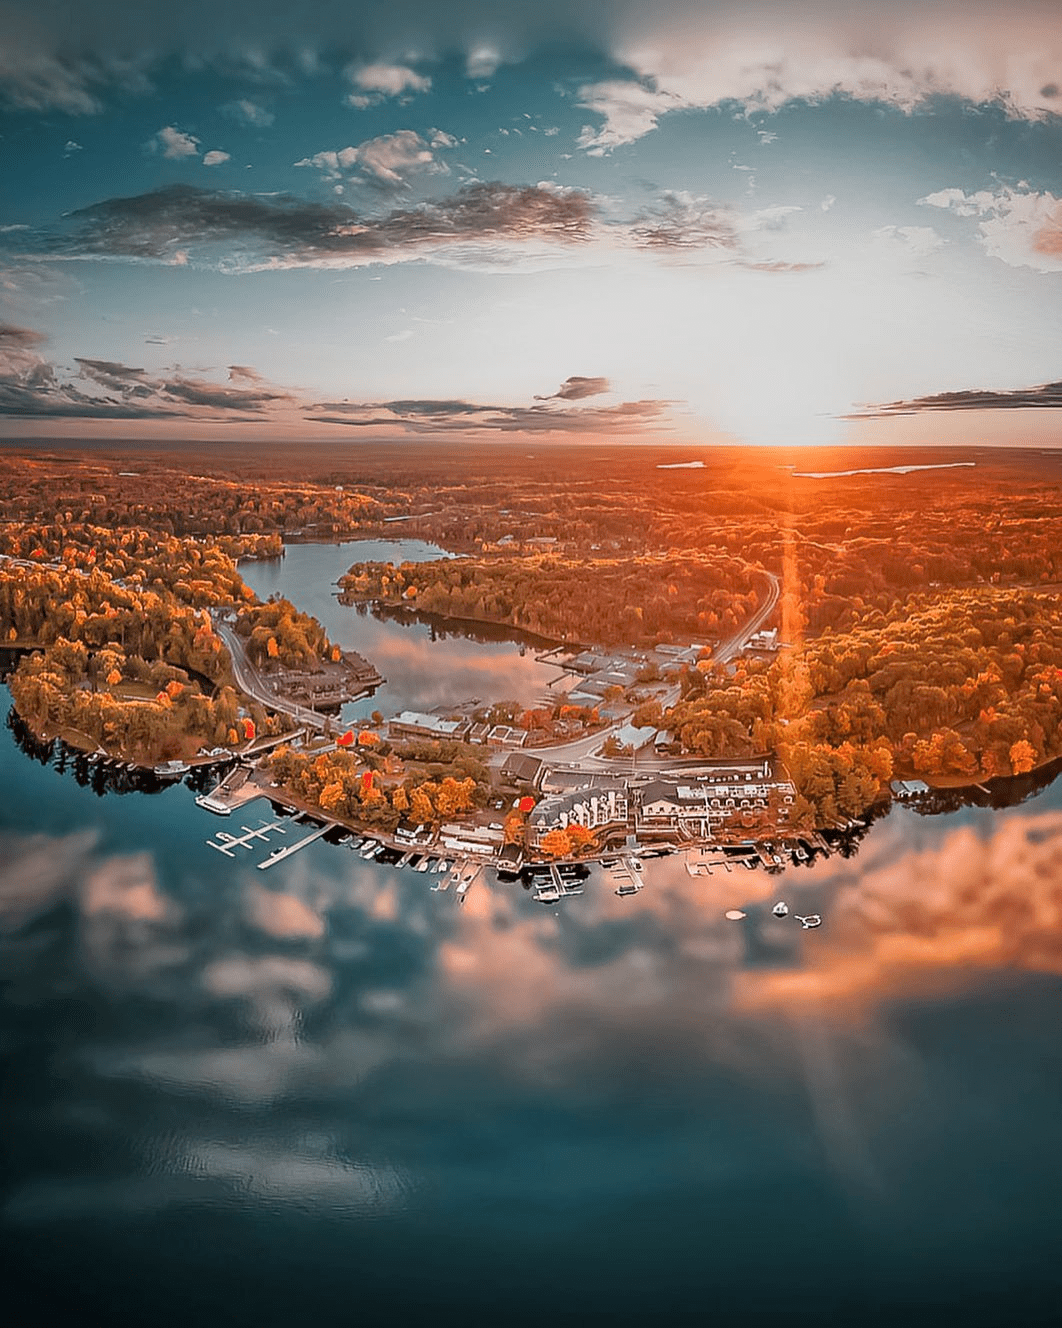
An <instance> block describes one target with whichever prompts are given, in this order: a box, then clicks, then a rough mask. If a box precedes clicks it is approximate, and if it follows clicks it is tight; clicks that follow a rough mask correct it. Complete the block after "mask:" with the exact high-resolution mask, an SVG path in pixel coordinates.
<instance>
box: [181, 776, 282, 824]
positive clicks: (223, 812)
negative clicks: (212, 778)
mask: <svg viewBox="0 0 1062 1328" xmlns="http://www.w3.org/2000/svg"><path fill="white" fill-rule="evenodd" d="M253 773H254V771H253V770H251V769H249V768H248V767H247V766H245V765H238V766H236V768H235V769H234V770H230V771H229V773H228V774H227V775H226V776H225V778H224V779H223V780H222V781H221V783H220V784H218V785H217V787H216V788H214V789H213V790H212V791H211V792H210V793H201V794H200V795H199V797H198V798H196V800H195V801H196V806H197V807H204V808H205V809H206V810H207V811H208V812H213V813H214V815H215V816H231V815H232V813H233V811H234V810H235V809H236V808H237V807H244V806H246V805H247V803H249V802H254V800H255V798H264V797H265V796H266V793H265V791H264V790H263V789H262V788H261V787H260V786H259V785H258V784H257V783H256V782H255V781H254V780H252V778H251V776H252V774H253Z"/></svg>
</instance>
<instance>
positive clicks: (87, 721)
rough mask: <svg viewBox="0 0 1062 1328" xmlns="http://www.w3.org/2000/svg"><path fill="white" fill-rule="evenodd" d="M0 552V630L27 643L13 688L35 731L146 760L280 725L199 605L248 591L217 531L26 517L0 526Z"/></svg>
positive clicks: (240, 597) (241, 597) (6, 638)
mask: <svg viewBox="0 0 1062 1328" xmlns="http://www.w3.org/2000/svg"><path fill="white" fill-rule="evenodd" d="M0 551H2V553H3V555H4V558H5V560H3V561H0V639H2V641H3V642H4V644H7V645H10V646H16V647H20V648H22V649H24V650H27V651H28V653H26V654H25V655H24V657H23V659H22V661H21V663H20V664H19V666H18V668H17V669H16V670H15V672H14V674H13V676H12V678H11V680H10V687H11V693H12V697H13V699H14V701H15V705H16V707H17V709H18V711H19V713H20V715H21V716H22V718H23V719H24V720H25V721H26V722H27V723H29V724H30V725H31V727H33V728H34V729H35V730H36V731H37V732H38V733H52V734H59V735H61V736H63V737H65V738H67V739H68V740H69V741H70V742H72V743H73V745H75V746H81V747H86V748H88V749H90V750H91V749H94V748H96V747H102V748H103V749H104V750H107V751H109V752H110V753H111V754H113V755H120V756H122V757H124V758H125V759H131V760H136V761H139V762H143V763H148V764H151V763H154V762H156V761H160V760H168V759H171V758H176V757H187V756H193V755H195V754H196V752H198V751H199V750H200V748H201V747H204V746H230V747H232V746H235V745H237V744H238V743H242V742H245V741H246V740H247V738H248V737H250V736H251V735H253V734H255V733H256V732H259V731H260V732H262V733H269V732H271V731H273V730H274V729H276V730H277V731H282V730H281V729H280V727H279V726H280V724H281V721H280V720H278V719H275V718H271V717H269V716H268V715H267V714H266V713H265V711H263V710H262V709H261V707H259V706H257V705H255V704H253V703H251V702H248V701H246V700H244V699H243V698H240V697H239V696H238V695H237V693H236V691H235V689H234V683H233V677H232V665H231V660H230V658H229V653H228V651H227V650H226V649H225V646H224V644H223V643H222V641H221V639H220V637H219V636H218V635H217V633H216V632H215V631H214V627H213V623H212V621H211V618H210V613H209V608H210V607H213V606H216V605H228V604H231V603H232V602H233V601H237V602H240V603H245V602H246V601H247V600H248V599H253V596H252V594H251V592H250V590H249V589H248V587H247V586H246V585H245V584H244V582H243V580H242V579H241V577H240V575H239V573H238V571H237V570H236V565H235V563H234V561H233V558H232V556H231V555H230V554H229V553H227V552H226V551H225V550H224V547H223V546H222V545H221V544H219V543H216V542H214V541H207V540H198V539H194V538H191V537H183V538H182V537H178V536H174V535H167V534H156V533H153V532H150V531H147V530H144V529H141V528H136V527H134V528H131V529H116V530H109V529H107V528H105V527H99V526H93V525H88V526H86V525H82V524H79V523H74V522H71V523H70V524H69V525H67V524H64V525H63V526H61V527H55V528H50V527H48V526H46V525H43V524H37V523H32V524H29V525H18V524H4V525H2V526H0ZM59 559H61V561H55V560H59ZM13 560H19V561H13ZM30 647H37V649H33V650H29V648H30Z"/></svg>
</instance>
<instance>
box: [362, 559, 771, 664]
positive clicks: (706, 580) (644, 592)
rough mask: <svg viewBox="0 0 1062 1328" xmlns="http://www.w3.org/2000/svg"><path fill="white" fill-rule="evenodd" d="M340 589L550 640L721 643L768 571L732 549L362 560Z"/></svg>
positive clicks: (747, 610)
mask: <svg viewBox="0 0 1062 1328" xmlns="http://www.w3.org/2000/svg"><path fill="white" fill-rule="evenodd" d="M340 586H341V589H342V592H343V595H342V598H343V600H344V602H345V603H358V602H364V601H370V602H379V603H382V604H386V605H394V604H401V603H405V604H407V605H410V606H415V607H416V608H417V609H418V610H419V611H420V612H423V613H431V614H439V615H441V616H444V617H448V618H464V619H473V620H480V621H485V622H496V623H506V624H508V625H510V626H513V627H519V628H522V629H523V630H525V631H529V632H535V633H537V634H538V635H540V636H545V637H550V638H552V639H554V640H560V641H568V642H572V643H583V644H592V645H603V646H619V645H647V644H656V643H658V642H671V641H676V640H678V641H689V640H701V641H705V642H707V641H710V640H718V639H719V638H720V637H722V636H725V635H727V634H729V633H731V632H733V631H735V630H736V629H737V628H738V627H739V626H740V625H741V624H742V623H743V622H744V621H745V620H746V619H747V618H749V617H750V616H751V615H752V614H753V613H754V612H755V611H756V608H757V607H758V606H759V604H760V602H761V600H760V597H761V595H762V594H763V593H764V592H765V589H766V578H765V577H764V576H763V575H762V573H759V574H757V573H756V572H755V571H754V570H753V569H751V568H749V567H748V565H747V564H746V563H744V562H742V561H741V560H740V559H739V558H736V557H730V556H725V557H718V556H717V557H706V556H705V555H703V554H696V553H694V554H690V553H671V554H668V555H660V554H644V555H641V556H639V557H636V558H603V557H594V558H587V559H576V558H565V557H561V556H559V555H555V554H530V555H526V556H523V557H505V556H502V555H497V556H494V557H490V558H444V559H438V560H436V561H434V562H420V563H408V562H407V563H402V564H400V565H397V566H396V565H395V564H394V563H379V562H376V563H371V562H370V563H357V564H355V565H354V566H353V567H352V568H351V569H350V571H349V572H348V573H347V574H346V576H344V577H341V578H340Z"/></svg>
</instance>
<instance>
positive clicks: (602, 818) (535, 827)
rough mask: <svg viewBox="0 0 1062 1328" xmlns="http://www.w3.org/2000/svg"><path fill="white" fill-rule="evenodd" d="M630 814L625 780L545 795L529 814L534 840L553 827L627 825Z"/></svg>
mask: <svg viewBox="0 0 1062 1328" xmlns="http://www.w3.org/2000/svg"><path fill="white" fill-rule="evenodd" d="M629 815H630V793H629V791H628V789H627V785H626V784H625V783H624V782H623V781H622V780H615V781H612V782H610V783H608V784H601V783H595V784H592V785H585V786H584V787H582V788H577V789H572V790H571V791H570V792H568V793H561V794H555V795H553V796H552V797H548V798H543V799H542V801H541V802H540V803H539V804H538V805H537V806H536V807H535V808H533V810H532V811H531V814H530V815H529V816H528V818H527V824H528V828H529V831H530V834H531V839H532V841H533V842H534V843H538V841H539V840H540V839H541V838H542V836H543V835H546V834H548V833H549V832H550V831H551V830H566V829H567V828H568V826H570V825H581V826H582V827H583V828H584V829H586V830H600V829H603V828H604V827H605V826H610V825H626V824H627V820H628V817H629Z"/></svg>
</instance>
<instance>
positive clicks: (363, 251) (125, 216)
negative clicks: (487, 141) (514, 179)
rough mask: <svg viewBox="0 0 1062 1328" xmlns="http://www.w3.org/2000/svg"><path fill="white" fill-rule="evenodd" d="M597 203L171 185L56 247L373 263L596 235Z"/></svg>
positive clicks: (473, 190) (118, 202)
mask: <svg viewBox="0 0 1062 1328" xmlns="http://www.w3.org/2000/svg"><path fill="white" fill-rule="evenodd" d="M592 218H593V205H592V203H591V201H590V199H589V197H588V196H587V195H586V194H584V193H580V192H578V191H575V190H572V191H559V190H555V189H552V188H547V187H545V186H519V185H508V184H497V183H494V184H484V183H476V184H471V185H467V186H466V187H465V188H463V189H461V190H460V191H459V192H458V193H456V194H453V195H451V196H450V197H448V198H444V199H440V200H436V201H433V202H425V203H421V204H418V205H417V206H415V207H409V208H396V209H393V210H391V211H389V212H387V213H385V214H383V215H382V216H378V217H362V216H360V215H359V214H358V213H357V212H356V211H355V210H354V209H353V208H351V207H347V206H346V205H345V204H342V203H314V202H308V201H307V200H305V199H300V198H296V197H294V196H292V195H287V194H284V195H278V196H270V197H261V196H258V195H253V194H240V193H225V192H220V191H215V190H210V189H199V188H196V187H194V186H192V185H183V184H181V185H172V186H168V187H167V188H164V189H157V190H154V191H152V192H151V193H146V194H136V195H133V196H132V197H129V198H109V199H106V200H104V201H103V202H100V203H94V204H92V205H91V206H90V207H87V208H82V209H80V210H79V211H77V212H74V213H72V214H70V216H69V217H68V218H67V219H66V220H67V226H66V230H65V233H63V234H59V235H53V236H51V237H49V238H48V239H47V241H46V244H47V245H48V246H49V247H50V248H52V249H53V250H54V251H58V252H62V253H66V254H76V255H83V256H87V257H92V256H99V257H108V258H114V257H121V258H132V259H142V260H154V261H163V262H184V261H187V255H188V253H189V252H190V251H196V252H204V253H205V254H207V255H208V256H210V255H213V256H218V255H219V253H220V254H221V256H223V257H224V260H225V262H226V264H228V265H230V266H233V265H234V266H236V267H239V266H240V265H254V264H257V263H262V262H267V261H269V260H274V261H279V262H281V263H284V262H288V263H291V264H293V265H295V264H299V263H314V262H321V261H339V262H341V261H342V260H344V259H348V260H350V261H351V262H371V261H372V260H373V259H374V258H381V259H384V258H387V257H388V256H389V255H392V254H395V255H397V254H400V253H402V251H404V250H407V249H408V250H414V251H415V250H419V249H424V248H438V247H441V246H443V245H448V244H455V243H469V242H474V241H484V240H485V241H492V240H506V241H514V240H515V241H520V240H528V239H533V238H545V239H549V240H555V241H562V242H563V241H581V240H585V239H588V238H589V235H590V228H591V221H592Z"/></svg>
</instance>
